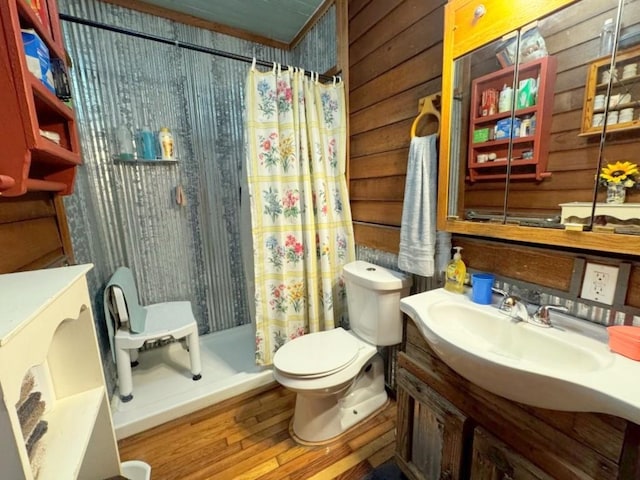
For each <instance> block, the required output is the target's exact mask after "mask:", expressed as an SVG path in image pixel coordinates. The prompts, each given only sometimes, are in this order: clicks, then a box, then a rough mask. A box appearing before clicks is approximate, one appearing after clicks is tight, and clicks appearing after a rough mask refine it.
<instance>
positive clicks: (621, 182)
mask: <svg viewBox="0 0 640 480" xmlns="http://www.w3.org/2000/svg"><path fill="white" fill-rule="evenodd" d="M639 174H640V170H638V165H636V164H635V163H632V162H616V163H609V164H607V165H606V166H604V167H602V168H601V169H600V176H599V181H600V184H601V185H603V186H606V187H607V200H606V202H607V203H624V200H625V197H626V193H627V192H626V191H627V188H632V187H635V186H637V176H638V175H639Z"/></svg>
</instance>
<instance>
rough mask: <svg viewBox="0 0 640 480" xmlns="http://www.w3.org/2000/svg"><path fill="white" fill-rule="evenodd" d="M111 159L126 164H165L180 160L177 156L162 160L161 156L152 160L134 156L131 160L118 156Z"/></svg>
mask: <svg viewBox="0 0 640 480" xmlns="http://www.w3.org/2000/svg"><path fill="white" fill-rule="evenodd" d="M113 161H114V162H115V163H126V164H131V165H138V164H144V165H159V164H160V165H166V164H172V163H178V162H179V161H180V160H179V159H177V158H174V159H173V160H164V159H162V158H155V159H153V160H149V159H144V158H135V159H133V160H125V159H123V158H118V157H113Z"/></svg>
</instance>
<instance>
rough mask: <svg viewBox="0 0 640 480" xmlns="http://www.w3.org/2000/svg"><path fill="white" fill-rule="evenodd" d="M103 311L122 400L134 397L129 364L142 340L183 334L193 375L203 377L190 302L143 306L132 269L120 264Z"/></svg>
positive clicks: (176, 337) (105, 298)
mask: <svg viewBox="0 0 640 480" xmlns="http://www.w3.org/2000/svg"><path fill="white" fill-rule="evenodd" d="M104 311H105V319H106V320H107V329H108V330H109V341H110V342H111V351H112V354H113V359H114V361H115V363H116V369H117V372H118V389H119V391H120V399H121V400H122V401H123V402H128V401H130V400H131V399H133V381H132V377H131V367H132V366H136V365H137V364H138V362H137V360H138V349H139V348H140V347H142V346H143V345H144V344H145V342H149V341H155V340H161V339H167V338H174V339H176V340H177V339H181V338H185V340H186V343H187V348H188V349H189V359H190V361H191V374H192V378H193V380H200V378H202V375H201V372H202V366H201V363H200V344H199V341H198V324H197V323H196V320H195V318H194V316H193V312H192V311H191V302H187V301H182V302H163V303H155V304H153V305H147V306H142V305H140V303H139V301H138V290H137V288H136V284H135V280H134V278H133V273H132V272H131V270H130V269H129V268H127V267H120V268H118V269H117V270H116V272H115V273H114V274H113V275H112V277H111V279H110V280H109V283H108V284H107V286H106V287H105V290H104Z"/></svg>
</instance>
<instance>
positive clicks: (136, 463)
mask: <svg viewBox="0 0 640 480" xmlns="http://www.w3.org/2000/svg"><path fill="white" fill-rule="evenodd" d="M121 466H122V475H123V476H125V477H127V478H128V479H129V480H150V479H151V466H150V465H149V464H148V463H146V462H142V461H140V460H129V461H127V462H122V464H121Z"/></svg>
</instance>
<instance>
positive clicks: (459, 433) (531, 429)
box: [396, 319, 640, 480]
mask: <svg viewBox="0 0 640 480" xmlns="http://www.w3.org/2000/svg"><path fill="white" fill-rule="evenodd" d="M405 337H406V340H405V342H404V344H403V348H402V351H401V352H400V353H399V354H398V374H397V375H398V377H397V379H398V381H397V385H398V395H397V402H398V423H397V428H398V440H397V446H396V460H397V463H398V465H399V467H400V468H401V469H402V471H403V472H404V473H405V474H406V475H407V476H408V477H409V478H411V479H412V480H422V479H429V480H432V479H454V480H455V479H465V480H466V479H469V478H471V479H474V480H475V479H492V480H493V479H505V480H506V479H512V480H531V479H555V480H569V479H572V480H575V479H597V480H614V479H618V480H632V479H638V478H640V462H639V461H638V452H639V451H640V450H639V449H638V447H639V444H640V440H639V439H640V427H639V426H638V425H635V424H633V423H630V422H627V421H626V420H623V419H621V418H618V417H614V416H611V415H605V414H597V413H575V412H560V411H555V410H546V409H541V408H535V407H530V406H528V405H523V404H520V403H516V402H512V401H510V400H507V399H505V398H502V397H499V396H497V395H493V394H492V393H490V392H488V391H486V390H483V389H482V388H480V387H478V386H476V385H475V384H473V383H471V382H469V381H467V380H466V379H464V378H462V377H461V376H460V375H458V374H457V373H456V372H454V371H453V370H452V369H450V368H449V367H447V366H446V365H445V364H444V363H443V362H442V361H441V360H440V359H439V358H438V356H437V354H436V353H435V352H433V351H432V350H431V348H430V347H429V345H428V344H427V342H426V341H425V340H424V338H423V337H422V335H421V334H420V332H419V331H418V329H417V327H416V326H415V324H414V323H413V321H412V320H410V319H407V320H406V322H405ZM416 412H417V413H416ZM425 429H428V431H425ZM416 452H419V455H418V456H416V455H417V453H416ZM432 465H437V466H439V470H434V469H433V467H432ZM424 466H429V468H427V469H425V468H424Z"/></svg>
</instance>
